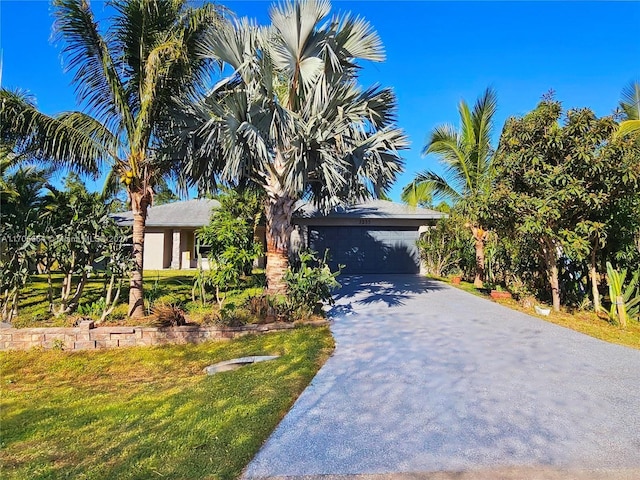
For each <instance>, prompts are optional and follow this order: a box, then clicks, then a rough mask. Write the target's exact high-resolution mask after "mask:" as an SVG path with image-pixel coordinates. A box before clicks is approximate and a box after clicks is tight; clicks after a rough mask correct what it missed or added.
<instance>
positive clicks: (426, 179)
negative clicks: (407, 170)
mask: <svg viewBox="0 0 640 480" xmlns="http://www.w3.org/2000/svg"><path fill="white" fill-rule="evenodd" d="M413 181H414V182H415V183H416V184H418V185H421V184H424V185H428V187H425V188H428V189H430V190H431V191H432V192H433V195H434V196H435V197H440V198H442V199H447V200H452V201H453V202H456V201H458V200H460V199H461V198H462V195H461V194H460V192H458V191H457V190H456V189H455V188H453V187H452V186H451V184H450V183H449V181H448V180H447V179H446V178H445V177H443V176H441V175H438V174H437V173H435V172H432V171H430V170H425V171H424V172H420V173H418V174H417V175H416V177H415V178H414V180H413Z"/></svg>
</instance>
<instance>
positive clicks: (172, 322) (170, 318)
mask: <svg viewBox="0 0 640 480" xmlns="http://www.w3.org/2000/svg"><path fill="white" fill-rule="evenodd" d="M151 317H152V324H153V326H154V327H178V326H180V325H186V324H187V320H186V319H185V316H184V311H183V310H182V309H181V308H180V307H178V306H176V305H171V304H166V303H156V304H155V305H154V306H153V308H152V314H151Z"/></svg>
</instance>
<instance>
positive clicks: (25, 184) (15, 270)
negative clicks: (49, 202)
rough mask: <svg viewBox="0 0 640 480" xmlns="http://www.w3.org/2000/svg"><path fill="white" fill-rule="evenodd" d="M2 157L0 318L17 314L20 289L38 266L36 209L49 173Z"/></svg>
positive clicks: (38, 239)
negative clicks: (0, 315)
mask: <svg viewBox="0 0 640 480" xmlns="http://www.w3.org/2000/svg"><path fill="white" fill-rule="evenodd" d="M12 165H13V164H12V162H11V161H10V160H9V159H4V160H3V165H2V167H3V168H4V167H6V169H5V170H2V177H1V179H2V184H1V186H2V188H1V190H0V292H1V295H2V299H1V301H0V309H1V310H2V320H3V321H11V320H12V319H13V318H14V317H15V316H16V315H17V314H18V300H19V296H20V292H21V290H22V289H23V288H24V287H25V286H26V284H27V283H28V281H29V276H30V274H31V273H32V271H33V270H34V269H35V268H37V263H38V262H37V260H38V258H39V257H38V253H39V241H40V238H41V235H42V233H43V228H42V227H43V225H42V222H40V221H39V218H38V210H39V209H40V208H42V206H43V205H44V203H45V198H44V195H43V192H44V191H45V188H46V186H47V184H48V181H49V178H50V177H51V171H50V170H49V169H41V168H37V167H34V166H23V165H21V166H19V167H17V168H15V167H12Z"/></svg>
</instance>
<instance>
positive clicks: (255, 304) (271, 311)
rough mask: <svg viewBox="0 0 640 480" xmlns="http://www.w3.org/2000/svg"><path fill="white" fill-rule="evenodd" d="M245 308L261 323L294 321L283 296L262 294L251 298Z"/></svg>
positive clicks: (246, 302)
mask: <svg viewBox="0 0 640 480" xmlns="http://www.w3.org/2000/svg"><path fill="white" fill-rule="evenodd" d="M243 307H244V308H245V309H246V310H247V311H248V312H250V313H251V315H253V316H254V317H255V318H256V319H257V320H258V321H259V322H260V323H265V322H273V321H275V320H280V321H291V320H292V318H291V311H290V306H289V302H287V300H286V297H284V296H282V295H271V294H268V293H262V294H261V295H256V296H251V297H248V298H247V300H246V301H245V303H244V305H243Z"/></svg>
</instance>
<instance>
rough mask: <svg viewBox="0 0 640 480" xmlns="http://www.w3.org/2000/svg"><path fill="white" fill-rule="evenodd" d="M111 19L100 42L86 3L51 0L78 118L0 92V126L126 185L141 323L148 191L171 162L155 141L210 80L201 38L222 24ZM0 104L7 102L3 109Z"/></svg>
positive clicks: (127, 11) (133, 289) (137, 3)
mask: <svg viewBox="0 0 640 480" xmlns="http://www.w3.org/2000/svg"><path fill="white" fill-rule="evenodd" d="M110 6H111V7H113V9H114V11H115V14H114V16H113V18H112V19H111V24H110V26H109V29H108V31H107V34H106V35H103V34H102V33H101V31H100V29H99V25H98V22H97V21H96V20H95V18H94V15H93V13H92V11H91V8H90V6H89V3H88V1H87V0H55V1H54V13H55V17H56V21H55V30H56V32H57V34H58V36H59V37H60V39H61V40H62V41H63V42H64V44H65V47H64V54H65V56H66V61H67V66H68V68H69V69H70V70H72V71H73V72H74V78H73V80H74V83H75V85H76V93H77V95H78V99H79V101H80V102H81V103H82V104H83V105H84V106H85V107H86V108H85V112H72V113H66V114H62V115H60V116H58V117H48V116H46V115H43V114H41V113H39V112H38V111H37V110H36V109H35V108H34V107H33V105H29V104H28V103H26V104H25V103H24V102H20V101H19V100H20V99H18V98H15V96H14V97H13V98H11V96H10V95H9V93H7V92H6V91H3V108H2V113H1V114H2V121H3V122H8V123H9V124H11V125H12V128H13V129H14V130H15V131H17V132H19V133H20V134H21V135H22V138H24V139H26V141H27V142H29V143H30V148H32V150H33V149H35V150H36V151H37V155H38V156H40V157H42V158H46V159H49V160H52V161H53V162H56V163H61V164H64V165H72V166H75V167H76V168H77V167H81V169H83V170H85V171H89V172H96V171H98V169H99V168H100V167H101V165H102V164H104V163H105V162H106V163H107V164H108V165H109V167H110V169H111V170H110V173H109V179H110V181H111V182H112V183H113V182H114V181H116V182H117V179H118V178H120V181H121V182H122V183H123V184H124V185H125V187H126V189H127V193H128V196H129V200H130V202H131V207H132V210H133V217H134V221H133V256H134V260H135V269H134V271H133V272H132V275H131V283H130V297H129V315H130V316H134V317H135V316H141V315H144V306H143V286H142V269H143V241H144V230H145V219H146V215H147V209H148V207H149V205H150V204H151V202H152V200H153V188H154V185H155V184H156V183H157V182H158V180H159V179H160V178H162V176H163V175H166V174H168V173H170V172H171V170H172V169H173V168H174V166H175V162H171V161H167V160H166V159H165V158H164V157H163V161H160V157H159V156H158V155H156V154H155V152H156V151H157V147H158V146H159V144H160V143H161V138H160V136H159V134H160V133H161V132H162V131H164V130H165V129H166V124H167V123H170V122H171V121H172V119H171V116H170V115H169V113H170V111H171V106H172V105H173V104H174V103H175V99H176V98H181V97H182V96H186V95H192V94H194V93H195V92H197V91H198V89H199V88H200V87H201V85H202V83H203V81H205V80H206V79H207V74H208V71H209V67H210V66H211V65H212V62H211V60H209V59H205V58H201V57H198V56H196V55H195V48H196V44H197V41H198V39H199V38H200V36H201V34H202V32H203V31H204V30H205V29H206V28H208V27H210V26H211V25H212V24H217V23H218V22H219V21H220V18H221V14H222V10H221V9H220V7H216V6H213V5H204V6H203V7H200V8H192V7H190V6H189V5H188V3H187V0H112V1H111V2H110ZM5 100H6V102H5Z"/></svg>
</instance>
